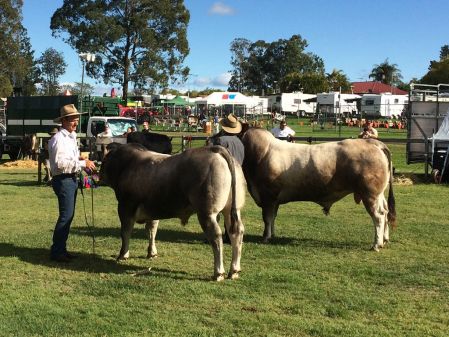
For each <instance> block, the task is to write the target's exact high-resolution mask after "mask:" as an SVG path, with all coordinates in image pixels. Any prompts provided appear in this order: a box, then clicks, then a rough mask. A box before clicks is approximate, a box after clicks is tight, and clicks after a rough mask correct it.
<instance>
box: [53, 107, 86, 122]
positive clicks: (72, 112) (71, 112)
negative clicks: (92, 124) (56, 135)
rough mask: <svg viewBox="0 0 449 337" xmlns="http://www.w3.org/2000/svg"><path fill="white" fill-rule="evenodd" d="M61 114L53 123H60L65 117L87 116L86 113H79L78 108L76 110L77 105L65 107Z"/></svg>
mask: <svg viewBox="0 0 449 337" xmlns="http://www.w3.org/2000/svg"><path fill="white" fill-rule="evenodd" d="M60 112H61V116H59V117H58V118H55V119H54V120H53V122H55V123H60V122H61V120H62V119H63V118H65V117H70V116H79V115H84V114H85V112H84V113H81V112H78V110H76V108H75V105H73V104H67V105H64V106H63V107H62V108H61V110H60Z"/></svg>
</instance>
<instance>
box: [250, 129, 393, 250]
mask: <svg viewBox="0 0 449 337" xmlns="http://www.w3.org/2000/svg"><path fill="white" fill-rule="evenodd" d="M242 142H243V144H244V146H245V160H244V162H243V171H244V174H245V178H246V181H247V184H248V190H249V192H250V194H251V196H252V197H253V198H254V200H255V202H256V204H257V205H258V206H259V207H261V208H262V215H263V221H264V224H265V230H264V233H263V239H264V241H265V242H268V241H269V240H270V239H271V237H272V236H274V220H275V218H276V216H277V212H278V208H279V205H280V204H285V203H288V202H291V201H313V202H315V203H317V204H319V205H321V206H322V207H323V211H324V213H325V214H328V213H329V210H330V208H331V206H332V204H334V203H335V202H337V201H338V200H340V199H342V198H343V197H345V196H346V195H348V194H351V193H354V200H355V201H356V202H357V203H360V201H362V202H363V204H364V206H365V208H366V210H367V212H368V214H369V215H370V216H371V218H372V220H373V223H374V229H375V235H374V243H373V246H372V249H373V250H375V251H378V250H379V249H380V248H382V247H383V246H384V243H386V242H388V241H389V226H388V224H390V225H392V226H395V220H396V211H395V200H394V195H393V185H392V181H393V174H392V163H391V153H390V151H389V149H388V148H387V147H386V146H385V144H383V143H382V142H380V141H377V140H372V139H347V140H343V141H339V142H329V143H323V144H317V145H306V144H292V143H288V142H285V141H281V140H279V139H276V138H275V137H274V136H273V135H272V134H271V133H270V132H268V131H266V130H263V129H257V128H253V129H249V130H248V131H246V133H245V134H244V135H243V137H242ZM388 186H389V187H390V188H389V194H388V203H387V200H386V199H385V196H384V192H385V190H386V189H387V187H388Z"/></svg>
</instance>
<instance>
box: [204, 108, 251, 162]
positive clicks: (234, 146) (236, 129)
mask: <svg viewBox="0 0 449 337" xmlns="http://www.w3.org/2000/svg"><path fill="white" fill-rule="evenodd" d="M219 123H220V125H221V131H220V132H219V133H217V134H216V135H214V136H213V137H210V138H209V140H208V144H211V145H221V146H223V147H225V148H226V149H228V151H229V153H230V154H231V155H232V156H233V157H234V159H235V160H237V162H238V163H239V164H240V165H242V164H243V159H244V158H245V147H244V146H243V143H242V141H241V140H240V138H239V137H237V135H238V134H239V133H240V132H241V131H242V124H241V123H240V122H239V120H238V119H237V117H236V116H235V115H234V114H232V113H231V114H229V115H228V117H226V118H223V119H221V120H220V121H219Z"/></svg>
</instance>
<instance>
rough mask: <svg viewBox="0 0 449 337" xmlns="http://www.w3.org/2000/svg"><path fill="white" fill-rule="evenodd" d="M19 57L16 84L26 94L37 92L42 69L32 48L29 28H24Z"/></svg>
mask: <svg viewBox="0 0 449 337" xmlns="http://www.w3.org/2000/svg"><path fill="white" fill-rule="evenodd" d="M19 39H20V40H19V47H20V50H19V57H18V58H17V60H16V65H17V70H16V71H15V86H16V87H20V88H21V91H22V94H23V95H24V96H32V95H34V94H35V93H36V84H37V83H39V80H40V71H39V68H38V66H37V61H36V60H35V59H34V50H32V49H31V42H30V38H29V37H28V34H27V30H26V29H25V28H23V29H22V30H21V33H20V37H19Z"/></svg>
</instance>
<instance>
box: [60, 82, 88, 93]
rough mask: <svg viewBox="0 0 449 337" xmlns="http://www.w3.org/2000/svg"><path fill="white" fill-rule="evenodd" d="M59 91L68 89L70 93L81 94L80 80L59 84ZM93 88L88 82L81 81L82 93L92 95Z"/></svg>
mask: <svg viewBox="0 0 449 337" xmlns="http://www.w3.org/2000/svg"><path fill="white" fill-rule="evenodd" d="M59 89H60V92H64V91H65V90H68V91H70V93H71V94H72V95H74V96H75V95H77V96H81V82H75V83H73V84H64V85H61V86H59ZM94 91H95V88H94V86H93V85H91V84H89V83H83V95H84V96H89V95H93V93H94Z"/></svg>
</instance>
